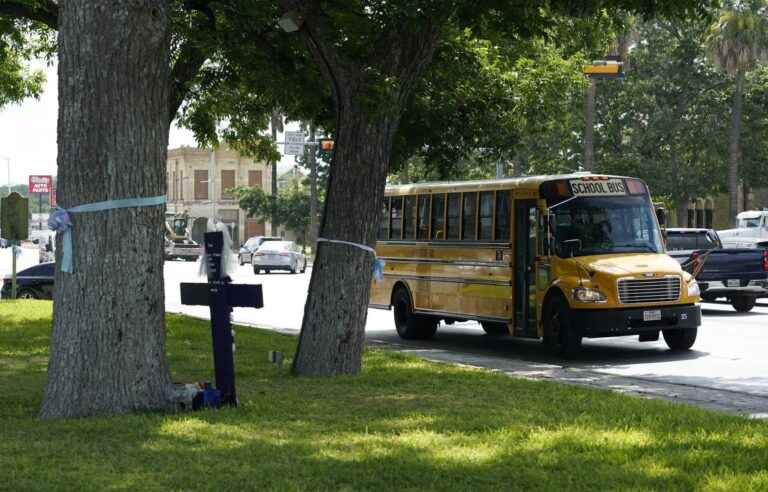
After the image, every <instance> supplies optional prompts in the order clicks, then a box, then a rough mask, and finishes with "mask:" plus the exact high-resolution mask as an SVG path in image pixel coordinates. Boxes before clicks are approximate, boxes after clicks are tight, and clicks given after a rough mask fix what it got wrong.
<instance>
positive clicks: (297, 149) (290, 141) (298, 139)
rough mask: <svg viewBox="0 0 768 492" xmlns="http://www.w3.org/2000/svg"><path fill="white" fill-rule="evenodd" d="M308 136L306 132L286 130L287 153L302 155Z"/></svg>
mask: <svg viewBox="0 0 768 492" xmlns="http://www.w3.org/2000/svg"><path fill="white" fill-rule="evenodd" d="M306 138H307V135H306V133H304V132H285V155H302V154H303V153H304V140H306Z"/></svg>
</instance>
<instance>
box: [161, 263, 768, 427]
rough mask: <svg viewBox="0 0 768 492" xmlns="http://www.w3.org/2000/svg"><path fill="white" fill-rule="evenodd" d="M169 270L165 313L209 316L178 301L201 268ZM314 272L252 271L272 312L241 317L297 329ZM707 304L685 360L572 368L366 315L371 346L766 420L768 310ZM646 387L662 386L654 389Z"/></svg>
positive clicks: (612, 341) (614, 361)
mask: <svg viewBox="0 0 768 492" xmlns="http://www.w3.org/2000/svg"><path fill="white" fill-rule="evenodd" d="M165 269H166V306H167V309H168V310H169V311H176V312H185V313H188V314H191V315H195V316H200V317H207V315H208V310H207V308H205V307H194V306H181V305H180V301H179V287H178V284H179V282H181V281H196V279H197V277H196V274H195V265H194V264H193V263H184V262H166V266H165ZM310 272H311V269H310V270H307V273H306V274H303V275H301V274H297V275H290V274H288V273H273V274H270V275H260V276H258V277H257V276H255V275H254V274H253V272H252V271H251V270H250V269H249V268H248V267H247V266H243V267H240V268H239V269H238V271H237V272H236V274H235V275H234V281H235V282H243V283H245V282H248V283H253V282H261V283H262V284H263V286H264V303H265V308H264V309H260V310H253V309H241V308H236V309H235V312H234V314H233V318H234V320H235V321H236V322H239V323H248V324H256V325H260V326H266V327H273V328H280V329H284V330H288V331H298V329H299V328H300V326H301V318H302V315H303V309H304V300H305V297H306V291H307V286H308V284H309V278H310ZM200 280H202V279H199V280H198V281H200ZM702 307H703V308H704V320H703V323H702V326H701V328H700V329H699V337H698V340H697V341H696V344H695V345H694V350H691V351H690V352H685V353H681V354H678V353H673V352H670V351H669V350H667V347H666V345H665V344H664V342H663V340H660V341H658V342H644V343H640V342H638V341H637V337H620V338H607V339H598V340H585V341H584V350H583V352H582V354H581V355H580V356H579V357H578V358H577V359H575V360H570V361H567V362H564V361H563V360H561V359H557V358H554V357H552V356H550V355H549V354H548V353H547V351H546V350H545V349H544V347H543V346H542V344H541V343H540V342H539V341H534V340H521V339H514V338H510V337H502V338H494V337H490V336H487V335H485V334H484V332H483V331H482V329H481V328H480V327H479V325H477V324H476V323H473V322H467V323H457V324H455V325H452V326H445V325H441V326H440V328H439V329H438V332H437V335H436V336H435V338H434V339H433V340H430V341H422V342H418V341H414V342H410V341H409V342H404V341H403V340H400V339H399V338H398V337H397V335H396V333H395V331H394V327H393V323H392V313H391V312H389V311H381V310H376V309H371V310H369V312H368V313H369V314H368V323H367V325H366V333H367V336H368V339H369V341H370V342H373V343H377V342H378V343H388V344H397V345H399V346H401V347H403V348H404V349H405V350H408V351H412V352H415V353H418V354H420V355H423V356H427V357H430V358H434V359H439V360H450V361H457V362H465V363H471V364H475V365H480V366H484V367H491V368H496V369H499V370H505V371H509V372H511V373H524V374H528V375H533V376H537V375H539V376H542V377H554V378H557V379H561V380H569V379H574V380H579V381H575V382H579V383H580V384H584V383H585V382H586V383H587V384H589V383H590V381H592V380H594V383H595V385H598V386H607V387H613V388H616V389H626V390H628V391H630V392H634V393H640V394H649V395H653V396H662V397H667V398H673V399H674V398H679V399H683V400H689V401H698V399H704V400H706V401H709V402H710V404H709V405H707V406H711V407H714V408H719V407H720V406H722V405H726V406H728V405H730V404H733V405H736V407H734V408H730V410H733V411H739V409H744V410H743V411H744V412H746V413H749V414H751V415H760V416H764V415H768V357H766V354H768V303H766V304H762V305H759V306H758V307H757V308H756V309H755V310H754V311H753V312H752V313H749V314H739V313H736V312H735V311H734V310H733V309H732V308H731V307H730V306H729V305H726V304H713V303H705V304H703V305H702ZM563 370H567V371H568V372H567V374H565V373H563ZM638 381H640V382H644V384H645V386H648V388H645V389H642V388H640V389H639V390H636V391H635V390H634V389H633V388H632V386H634V385H635V383H636V382H638ZM648 383H651V384H650V386H654V385H657V386H658V388H657V389H656V390H654V389H653V388H652V387H650V386H649V384H648ZM646 390H647V391H646ZM670 394H671V395H672V396H670ZM686 395H687V396H686ZM733 402H737V403H738V402H741V403H738V404H736V403H733Z"/></svg>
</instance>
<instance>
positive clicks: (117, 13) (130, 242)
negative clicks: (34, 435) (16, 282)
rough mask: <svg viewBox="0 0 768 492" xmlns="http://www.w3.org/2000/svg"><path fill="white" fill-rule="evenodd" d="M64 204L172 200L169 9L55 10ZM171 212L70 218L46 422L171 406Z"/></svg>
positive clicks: (152, 1) (78, 6) (138, 0)
mask: <svg viewBox="0 0 768 492" xmlns="http://www.w3.org/2000/svg"><path fill="white" fill-rule="evenodd" d="M59 7H60V19H59V20H60V24H59V26H60V30H59V37H58V42H59V122H58V126H59V130H58V146H59V148H58V168H59V174H58V186H59V202H60V204H61V205H62V206H63V207H65V208H67V207H73V206H76V205H80V204H85V203H92V202H99V201H104V200H108V199H118V198H134V197H149V196H156V195H162V194H165V192H166V189H165V187H166V186H165V184H166V179H165V175H166V173H165V163H166V147H167V143H168V100H169V94H168V90H169V83H168V71H169V68H168V61H169V60H168V56H169V54H168V52H169V36H168V15H169V7H168V3H167V1H163V0H133V1H130V2H113V3H110V5H109V6H108V7H107V6H106V5H105V3H104V2H99V1H95V0H67V1H64V2H60V3H59ZM163 220H164V207H162V206H152V207H140V208H125V209H119V210H109V211H104V212H94V213H77V214H72V222H73V224H74V227H73V230H72V240H73V265H74V272H73V273H64V272H62V271H61V252H62V238H61V235H60V234H59V237H58V239H57V246H58V249H57V261H56V264H57V269H56V278H55V282H56V293H55V295H54V314H53V335H52V340H51V357H50V362H49V366H48V383H47V385H46V388H45V396H44V399H43V404H42V408H41V410H40V416H41V417H42V418H46V419H47V418H58V417H80V416H88V415H96V414H112V413H122V412H128V411H132V410H143V409H160V408H165V407H168V405H169V404H170V401H171V400H170V396H171V379H170V374H169V370H168V366H167V363H166V360H165V318H164V312H165V297H164V288H163V232H162V231H163V227H162V226H163Z"/></svg>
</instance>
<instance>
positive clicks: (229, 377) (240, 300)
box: [181, 231, 264, 406]
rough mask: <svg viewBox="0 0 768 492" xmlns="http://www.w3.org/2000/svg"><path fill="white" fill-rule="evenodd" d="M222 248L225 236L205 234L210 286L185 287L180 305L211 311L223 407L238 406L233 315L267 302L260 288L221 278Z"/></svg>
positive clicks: (214, 359) (218, 382)
mask: <svg viewBox="0 0 768 492" xmlns="http://www.w3.org/2000/svg"><path fill="white" fill-rule="evenodd" d="M223 246H224V237H223V235H222V232H220V231H219V232H207V233H205V253H206V261H207V262H208V283H206V284H202V283H194V284H193V283H182V284H181V303H182V304H186V305H195V306H209V307H210V309H211V335H212V337H213V366H214V370H215V372H216V389H218V390H219V391H220V392H221V404H222V405H230V406H237V393H236V391H235V361H234V336H233V332H232V323H231V319H230V314H231V313H232V308H233V307H252V308H261V307H264V298H263V296H262V293H261V285H238V284H233V283H232V279H230V278H229V277H228V276H222V269H221V255H222V249H223ZM227 254H231V253H230V252H227Z"/></svg>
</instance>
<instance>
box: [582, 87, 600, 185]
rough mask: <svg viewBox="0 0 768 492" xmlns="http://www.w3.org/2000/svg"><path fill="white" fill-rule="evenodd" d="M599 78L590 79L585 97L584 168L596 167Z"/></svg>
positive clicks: (589, 169) (590, 169) (587, 169)
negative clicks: (596, 104) (596, 103)
mask: <svg viewBox="0 0 768 492" xmlns="http://www.w3.org/2000/svg"><path fill="white" fill-rule="evenodd" d="M596 92H597V80H596V79H590V80H589V86H588V87H587V94H586V96H585V97H584V170H585V171H592V170H594V168H595V144H594V141H595V121H594V120H595V93H596Z"/></svg>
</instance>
